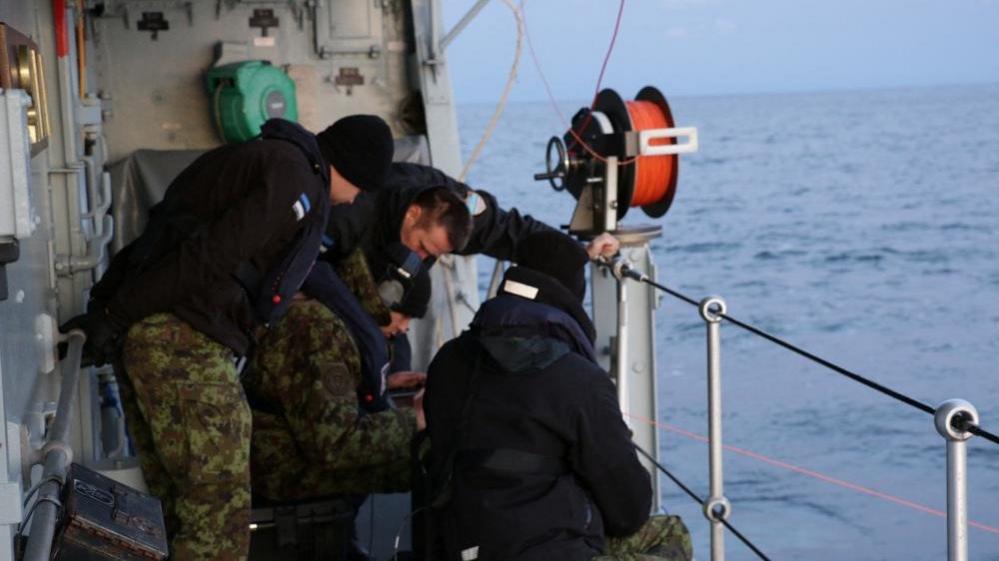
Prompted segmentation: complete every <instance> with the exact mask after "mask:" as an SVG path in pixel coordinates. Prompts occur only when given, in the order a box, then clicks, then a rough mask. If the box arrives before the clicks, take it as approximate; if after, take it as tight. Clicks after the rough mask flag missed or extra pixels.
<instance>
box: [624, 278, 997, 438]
mask: <svg viewBox="0 0 999 561" xmlns="http://www.w3.org/2000/svg"><path fill="white" fill-rule="evenodd" d="M630 278H634V277H630ZM636 280H641V281H642V282H645V283H647V284H650V285H652V286H654V287H656V288H658V289H659V290H662V291H663V292H665V293H666V294H669V295H670V296H673V297H674V298H677V299H680V300H683V301H684V302H686V303H688V304H690V305H692V306H695V307H698V306H700V304H699V303H698V302H697V301H696V300H694V299H693V298H691V297H689V296H686V295H685V294H682V293H680V292H677V291H675V290H673V289H671V288H669V287H667V286H665V285H662V284H659V283H657V282H655V281H653V280H651V279H648V278H644V277H643V278H641V279H636ZM712 313H714V314H715V315H717V316H718V317H720V318H722V319H724V320H726V321H728V322H729V323H731V324H733V325H735V326H737V327H741V328H742V329H745V330H746V331H749V332H750V333H753V334H754V335H757V336H759V337H762V338H764V339H766V340H768V341H770V342H771V343H774V344H776V345H778V346H781V347H784V348H785V349H787V350H789V351H791V352H793V353H795V354H798V355H800V356H803V357H805V358H807V359H809V360H811V361H813V362H815V363H817V364H820V365H822V366H825V367H826V368H828V369H830V370H832V371H834V372H836V373H838V374H841V375H843V376H846V377H847V378H850V379H851V380H853V381H855V382H858V383H861V384H863V385H865V386H867V387H869V388H871V389H873V390H877V391H879V392H881V393H883V394H885V395H887V396H888V397H891V398H894V399H896V400H898V401H901V402H902V403H905V404H906V405H909V406H912V407H914V408H916V409H919V410H920V411H923V412H924V413H929V414H930V415H934V414H936V409H934V408H933V407H931V406H929V405H927V404H925V403H923V402H921V401H919V400H916V399H914V398H911V397H909V396H907V395H905V394H903V393H901V392H898V391H895V390H893V389H891V388H889V387H887V386H884V385H882V384H879V383H877V382H875V381H874V380H871V379H870V378H867V377H864V376H861V375H860V374H857V373H856V372H852V371H850V370H847V369H846V368H843V367H842V366H840V365H838V364H836V363H833V362H830V361H828V360H826V359H824V358H822V357H820V356H818V355H815V354H813V353H810V352H808V351H806V350H805V349H802V348H801V347H798V346H796V345H793V344H791V343H789V342H787V341H785V340H783V339H781V338H780V337H777V336H776V335H771V334H770V333H767V332H766V331H763V330H762V329H760V328H758V327H755V326H753V325H750V324H748V323H745V322H743V321H739V320H738V319H736V318H734V317H732V316H730V315H728V314H725V313H721V312H712ZM955 428H958V430H966V431H968V432H970V433H972V434H975V435H978V436H981V437H982V438H984V439H985V440H988V441H990V442H992V443H994V444H999V436H996V435H995V434H993V433H991V432H989V431H987V430H985V429H983V428H981V427H980V426H978V425H975V424H971V423H966V424H965V425H963V426H961V427H955Z"/></svg>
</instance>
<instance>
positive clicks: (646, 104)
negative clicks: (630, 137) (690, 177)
mask: <svg viewBox="0 0 999 561" xmlns="http://www.w3.org/2000/svg"><path fill="white" fill-rule="evenodd" d="M625 105H626V106H627V107H628V114H629V115H630V116H631V125H632V127H634V130H636V131H643V130H651V129H665V128H669V127H670V124H669V123H668V122H667V120H666V115H664V114H663V112H662V111H661V110H660V109H659V107H658V106H657V105H656V104H655V103H653V102H651V101H626V102H625ZM674 143H675V140H673V139H672V138H662V139H657V140H654V141H652V145H653V146H658V145H662V144H674ZM673 160H674V158H672V157H671V156H638V158H636V161H635V192H634V194H633V195H632V197H631V206H645V205H650V204H652V203H655V202H658V201H660V200H661V199H662V198H663V197H664V196H665V195H666V189H668V188H669V176H670V174H672V173H673V163H674V162H673Z"/></svg>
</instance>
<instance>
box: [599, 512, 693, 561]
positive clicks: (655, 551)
mask: <svg viewBox="0 0 999 561" xmlns="http://www.w3.org/2000/svg"><path fill="white" fill-rule="evenodd" d="M692 556H693V546H692V544H691V542H690V532H688V531H687V526H686V525H684V523H683V520H681V519H680V517H679V516H666V515H657V516H653V517H651V518H649V521H648V522H646V523H645V525H644V526H642V527H641V528H639V529H638V531H637V532H635V533H634V534H632V535H630V536H625V537H623V538H608V539H607V552H606V553H605V554H604V555H599V556H597V557H594V558H593V561H690V559H691V558H692Z"/></svg>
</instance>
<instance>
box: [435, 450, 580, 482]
mask: <svg viewBox="0 0 999 561" xmlns="http://www.w3.org/2000/svg"><path fill="white" fill-rule="evenodd" d="M454 467H455V468H456V469H461V470H474V469H485V470H489V471H500V472H513V473H520V474H530V475H551V476H555V477H557V476H560V475H565V474H567V473H569V464H568V462H566V461H565V459H563V458H561V457H560V456H546V455H544V454H535V453H533V452H525V451H523V450H515V449H513V448H497V449H494V450H460V451H458V453H457V455H456V457H455V461H454Z"/></svg>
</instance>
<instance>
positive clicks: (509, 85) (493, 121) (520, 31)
mask: <svg viewBox="0 0 999 561" xmlns="http://www.w3.org/2000/svg"><path fill="white" fill-rule="evenodd" d="M503 3H504V4H506V7H507V8H510V11H511V12H513V19H514V20H515V22H516V24H517V42H516V46H515V47H514V54H513V63H511V64H510V73H509V75H507V79H506V85H505V86H503V93H502V94H500V98H499V101H497V102H496V109H495V110H493V115H492V117H491V118H490V119H489V124H487V125H486V129H485V131H483V133H482V138H480V139H479V143H478V144H476V145H475V149H474V150H472V154H471V155H470V156H469V157H468V161H466V162H465V167H464V168H462V170H461V174H459V175H458V181H464V180H465V177H467V176H468V171H469V170H470V169H472V166H473V165H474V164H475V161H476V160H478V159H479V155H480V154H482V149H483V148H484V147H485V145H486V142H488V141H489V138H490V137H491V136H492V135H493V132H495V131H496V125H498V124H499V120H500V116H501V115H503V110H504V109H505V108H506V104H507V101H508V100H509V98H510V92H511V91H512V90H513V85H514V84H515V83H516V82H517V68H518V67H519V66H520V55H521V52H522V51H523V47H524V20H523V18H522V17H521V13H520V10H519V9H518V8H517V5H516V4H514V3H513V0H503Z"/></svg>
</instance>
